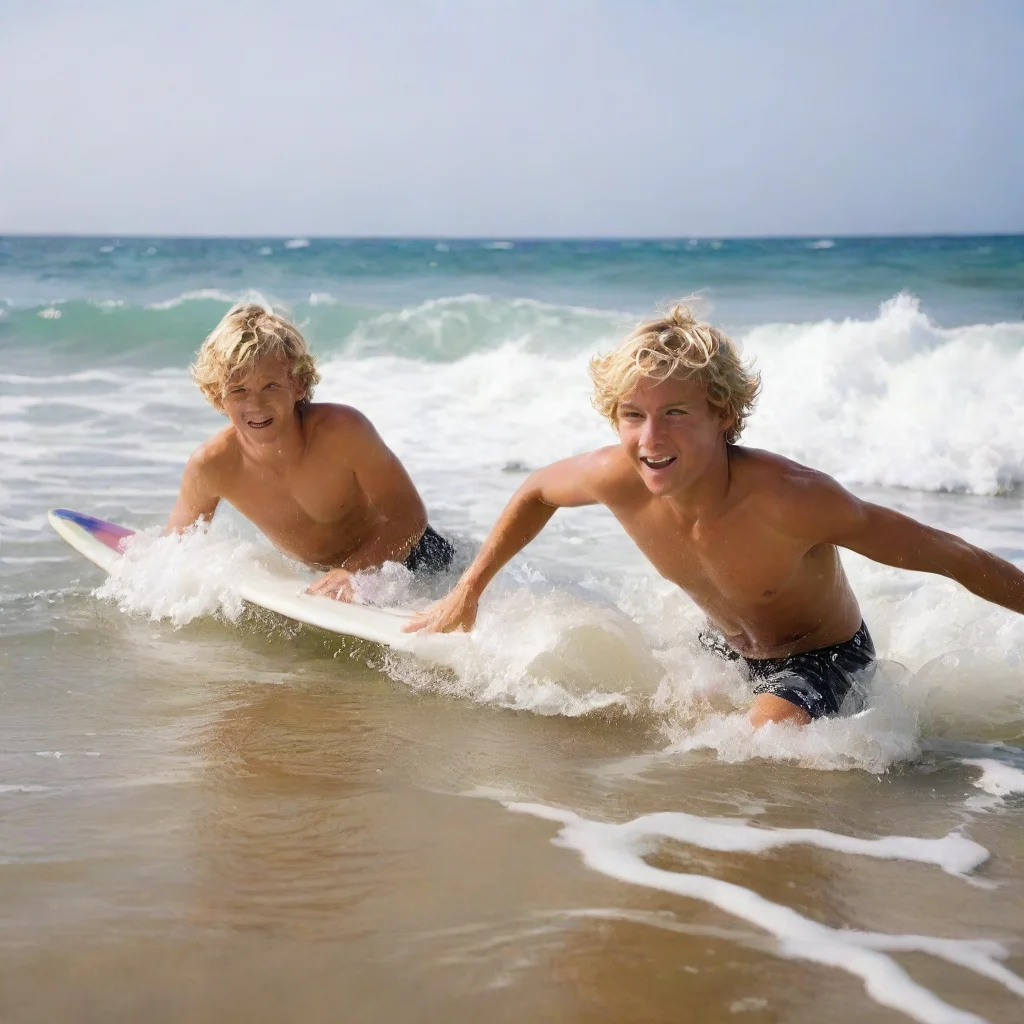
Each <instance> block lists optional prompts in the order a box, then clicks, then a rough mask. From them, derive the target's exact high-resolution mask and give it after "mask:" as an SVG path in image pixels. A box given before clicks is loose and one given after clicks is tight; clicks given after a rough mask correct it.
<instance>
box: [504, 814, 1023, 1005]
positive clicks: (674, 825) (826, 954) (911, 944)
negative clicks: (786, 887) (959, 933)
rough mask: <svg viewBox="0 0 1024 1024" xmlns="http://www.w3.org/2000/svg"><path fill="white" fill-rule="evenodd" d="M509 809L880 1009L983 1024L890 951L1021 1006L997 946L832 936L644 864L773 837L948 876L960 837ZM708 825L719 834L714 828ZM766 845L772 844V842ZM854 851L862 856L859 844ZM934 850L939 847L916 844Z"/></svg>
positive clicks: (594, 862) (962, 859)
mask: <svg viewBox="0 0 1024 1024" xmlns="http://www.w3.org/2000/svg"><path fill="white" fill-rule="evenodd" d="M504 804H505V806H506V807H507V808H508V809H509V810H511V811H515V812H517V813H520V814H531V815H534V816H535V817H538V818H543V819H545V820H548V821H554V822H558V823H559V824H560V825H561V826H562V827H561V830H560V831H559V834H558V837H557V838H556V839H555V840H554V842H555V844H556V845H558V846H563V847H565V848H567V849H570V850H575V851H577V852H578V853H579V854H580V855H581V856H582V858H583V861H584V863H585V864H586V865H587V866H588V867H590V868H592V869H594V870H595V871H599V872H601V873H602V874H604V875H607V876H608V877H610V878H615V879H618V880H619V881H622V882H627V883H629V884H631V885H640V886H645V887H647V888H651V889H657V890H660V891H662V892H668V893H673V894H675V895H677V896H684V897H687V898H689V899H696V900H701V901H703V902H705V903H710V904H712V905H713V906H716V907H718V908H719V909H721V910H724V911H725V912H726V913H729V914H732V915H734V916H736V917H739V918H742V919H743V920H745V921H747V922H749V923H750V924H753V925H756V926H757V927H758V928H761V929H763V930H764V931H766V932H768V933H770V934H771V935H773V936H774V938H775V940H776V946H775V952H776V953H777V954H778V955H779V956H782V957H785V958H786V959H792V960H806V961H808V962H810V963H818V964H823V965H826V966H831V967H837V968H839V969H840V970H844V971H847V972H849V973H850V974H853V975H855V976H856V977H859V978H861V979H862V980H863V982H864V988H865V990H866V992H867V993H868V995H869V996H871V998H872V999H874V1000H875V1001H876V1002H877V1003H879V1004H881V1005H883V1006H888V1007H891V1008H892V1009H894V1010H898V1011H900V1012H902V1013H904V1014H906V1015H907V1016H908V1017H910V1018H911V1019H913V1020H916V1021H920V1022H921V1024H980V1022H981V1021H982V1018H980V1017H978V1016H977V1015H975V1014H973V1013H969V1012H967V1011H965V1010H960V1009H958V1008H956V1007H954V1006H951V1005H950V1004H948V1003H946V1002H944V1001H943V1000H942V999H940V998H939V997H938V996H936V995H935V994H934V993H933V992H931V991H930V990H928V989H927V988H925V987H924V986H922V985H919V984H918V983H917V982H915V981H914V980H913V979H912V978H911V977H910V976H909V975H908V974H907V973H906V972H905V971H904V970H903V968H902V967H900V966H899V964H897V963H896V962H895V961H894V960H893V959H892V958H891V957H889V956H887V955H886V951H892V952H921V953H928V954H929V955H931V956H935V957H938V958H940V959H942V960H945V961H947V962H949V963H953V964H956V965H958V966H960V967H964V968H967V969H968V970H971V971H974V972H975V973H977V974H980V975H982V976H984V977H986V978H989V979H991V980H993V981H996V982H998V983H999V984H1001V985H1003V986H1004V987H1005V988H1006V989H1008V990H1009V991H1010V992H1012V993H1014V994H1015V995H1018V996H1021V997H1024V980H1022V979H1021V978H1020V977H1018V976H1017V975H1015V974H1014V973H1013V972H1011V971H1009V970H1007V969H1006V968H1005V967H1004V966H1003V965H1002V964H1001V963H999V960H1000V959H1002V958H1004V957H1006V956H1007V955H1008V954H1007V951H1006V950H1005V949H1004V948H1003V947H1002V946H1001V945H1000V944H998V943H996V942H989V941H978V940H959V939H942V938H933V937H931V936H924V935H881V934H878V933H874V932H862V931H857V930H854V929H845V928H844V929H837V928H829V927H827V926H826V925H823V924H819V923H818V922H816V921H812V920H810V919H808V918H806V917H804V916H803V915H802V914H799V913H797V912H796V911H795V910H792V909H791V908H789V907H785V906H782V905H780V904H778V903H772V902H771V901H770V900H766V899H764V898H763V897H761V896H759V895H758V894H757V893H755V892H752V891H751V890H750V889H747V888H745V887H743V886H740V885H736V884H734V883H731V882H724V881H721V880H720V879H717V878H711V877H708V876H706V875H695V874H684V873H680V872H675V871H667V870H665V869H663V868H657V867H653V866H652V865H650V864H648V863H647V862H646V861H645V860H644V857H645V855H647V854H650V853H651V852H653V850H654V849H655V848H656V847H657V845H658V844H659V842H662V841H664V840H676V841H683V842H692V843H694V844H695V845H698V846H700V845H704V843H703V842H702V840H705V841H707V840H711V841H718V842H723V841H724V842H727V843H728V844H730V845H726V846H725V847H724V848H726V849H730V850H737V849H746V850H749V851H750V852H751V853H758V852H761V851H762V850H763V849H765V848H767V847H766V845H765V844H766V842H767V843H768V844H775V845H779V843H780V841H779V840H778V839H776V838H774V837H777V836H781V837H782V839H781V841H782V842H786V841H796V842H809V843H811V844H813V845H816V846H822V847H823V848H825V849H835V850H841V851H842V852H850V853H858V854H867V855H869V856H883V857H891V856H893V855H894V854H895V855H897V856H899V857H900V858H901V859H907V860H923V861H924V862H925V863H932V864H938V865H939V866H942V867H943V869H944V870H949V868H951V867H953V868H960V867H965V866H968V865H970V864H971V862H972V860H976V858H977V857H978V856H979V852H978V851H979V850H982V848H980V847H977V845H976V844H973V843H970V841H969V840H965V839H964V840H962V842H956V841H954V842H952V843H951V842H950V840H951V839H952V838H954V837H951V836H946V837H945V838H944V839H938V840H931V841H929V840H913V839H910V838H909V837H902V836H892V837H885V838H883V839H882V840H874V841H864V840H861V841H857V840H854V839H853V838H852V837H848V836H838V835H835V834H833V833H827V832H819V831H818V830H807V829H801V830H796V831H797V835H798V836H799V838H795V839H792V840H787V839H786V838H785V833H786V830H782V829H772V830H769V829H760V828H754V827H751V826H749V825H746V823H744V822H740V823H736V824H728V825H726V824H724V823H722V822H709V821H707V820H704V819H699V818H694V816H692V815H677V814H674V813H671V812H666V813H663V814H656V815H646V816H644V817H641V818H637V819H636V820H635V821H630V822H625V823H623V824H621V825H616V824H607V823H603V822H598V821H592V820H590V819H587V818H584V817H582V816H581V815H578V814H576V813H574V812H572V811H567V810H561V809H559V808H554V807H549V806H546V805H544V804H535V803H518V802H510V801H505V802H504ZM709 825H710V826H716V825H717V826H719V828H717V829H716V828H709V827H708V826H709ZM765 836H770V837H773V838H771V839H767V840H766V839H765ZM960 838H961V839H962V837H960ZM858 842H859V843H860V846H859V847H858V846H855V845H854V844H856V843H858ZM929 842H930V843H931V844H934V845H924V846H922V845H920V844H922V843H924V844H928V843H929ZM872 843H876V844H879V845H872ZM964 844H969V845H964ZM711 848H712V849H720V848H723V847H720V846H711ZM896 851H899V852H898V853H896ZM982 852H983V851H982Z"/></svg>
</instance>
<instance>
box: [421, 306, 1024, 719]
mask: <svg viewBox="0 0 1024 1024" xmlns="http://www.w3.org/2000/svg"><path fill="white" fill-rule="evenodd" d="M590 372H591V377H592V378H593V381H594V403H595V405H596V407H597V408H598V410H599V411H600V412H601V413H603V414H604V415H605V416H606V417H607V418H608V420H609V421H610V422H611V424H612V426H613V427H614V428H615V430H616V431H617V433H618V435H619V442H618V444H616V445H612V446H611V447H608V448H600V449H598V450H597V451H593V452H589V453H587V454H585V455H578V456H576V457H574V458H570V459H565V460H564V461H562V462H557V463H555V464H553V465H551V466H548V467H547V468H545V469H541V470H538V471H537V472H536V473H534V474H533V475H532V476H530V477H529V478H528V479H527V480H526V482H525V483H524V484H523V485H522V487H520V488H519V490H518V491H517V492H516V493H515V495H513V497H512V499H511V501H510V502H509V504H508V505H507V506H506V508H505V510H504V512H503V513H502V514H501V516H500V518H499V519H498V521H497V523H496V524H495V526H494V527H493V529H492V530H491V533H490V535H489V536H488V538H487V540H486V541H485V542H484V545H483V547H482V549H481V550H480V553H479V554H478V555H477V557H476V559H475V560H474V562H473V564H472V565H471V566H470V567H469V568H468V569H467V570H466V572H465V574H464V575H463V577H462V579H461V580H460V581H459V583H458V585H457V586H456V587H455V589H454V590H453V591H452V593H451V594H449V595H448V597H447V598H445V599H444V600H442V601H440V602H438V603H437V604H435V605H433V606H432V607H430V608H428V609H427V610H426V611H425V612H423V613H421V614H420V615H419V616H417V617H416V618H415V619H414V620H413V622H412V623H411V624H410V626H409V627H408V628H409V629H413V630H414V629H425V630H429V631H442V632H447V631H450V630H455V629H468V628H471V627H472V625H473V622H474V621H475V619H476V615H477V604H478V601H479V599H480V595H481V593H482V592H483V590H484V588H485V587H486V586H487V584H488V582H489V581H490V580H491V579H492V577H493V576H494V575H495V573H497V572H498V570H499V569H500V568H501V567H502V566H503V565H504V564H505V563H506V562H508V560H509V559H510V558H512V557H513V555H515V554H516V553H517V552H518V551H519V550H520V549H522V548H523V547H525V546H526V545H527V544H528V543H529V542H530V541H531V540H533V538H534V537H536V536H537V534H538V533H539V532H540V531H541V529H543V527H544V525H545V524H546V523H547V521H548V520H549V519H550V518H551V517H552V516H553V515H554V513H555V511H556V510H557V509H559V508H565V507H571V506H580V505H593V504H603V505H606V506H607V507H608V508H609V509H610V510H611V512H612V513H613V514H614V515H615V517H616V518H617V519H618V520H619V522H620V523H621V524H622V526H623V528H624V529H625V530H626V532H627V533H628V534H629V536H630V537H631V538H632V539H633V541H634V542H635V543H636V545H637V546H638V547H639V548H640V550H641V551H642V552H643V553H644V554H645V555H646V556H647V558H648V559H649V560H650V561H651V563H652V564H653V565H654V567H655V568H656V569H657V570H658V572H660V573H661V575H662V576H664V577H665V578H666V579H669V580H671V581H672V582H673V583H675V584H677V585H678V586H679V587H680V588H682V589H683V590H685V591H686V593H687V594H689V595H690V597H691V598H692V599H693V600H694V601H695V602H696V604H697V605H698V606H699V607H700V608H701V610H702V611H703V612H704V613H705V615H706V616H707V619H708V623H709V628H708V629H707V630H705V631H704V632H703V633H702V634H701V643H702V644H703V646H704V647H705V648H706V649H708V650H710V651H712V652H713V653H716V654H718V655H720V656H722V657H726V658H729V659H734V660H737V661H739V662H741V663H742V665H743V668H744V669H745V670H746V673H747V675H748V678H750V679H751V681H752V682H753V683H754V684H755V685H754V691H755V693H756V694H757V696H756V698H755V701H754V705H753V708H752V709H751V712H750V718H751V721H752V722H753V723H754V724H755V725H758V726H760V725H762V724H764V723H765V722H769V721H774V722H784V721H789V722H795V723H799V724H804V723H807V722H809V721H811V720H812V719H813V718H818V717H820V716H822V715H827V714H836V713H838V711H839V709H840V706H841V705H842V704H843V703H844V700H845V699H846V697H847V695H848V694H850V695H851V696H852V694H851V689H852V688H853V686H854V684H855V682H856V681H857V680H858V679H859V678H862V677H863V676H865V675H868V674H870V672H871V671H872V670H873V668H874V655H875V652H874V646H873V644H872V642H871V637H870V635H869V634H868V631H867V628H866V627H865V625H864V623H863V621H862V619H861V613H860V608H859V607H858V604H857V599H856V597H855V596H854V594H853V591H852V590H851V589H850V585H849V583H848V581H847V578H846V574H845V573H844V571H843V566H842V563H841V562H840V560H839V555H838V552H837V550H836V548H837V547H846V548H849V549H850V550H852V551H857V552H859V553H860V554H862V555H865V556H867V557H868V558H872V559H874V560H875V561H878V562H882V563H884V564H886V565H893V566H898V567H901V568H904V569H916V570H920V571H924V572H933V573H938V574H940V575H943V576H948V577H950V578H951V579H954V580H956V581H957V582H959V583H960V584H962V585H963V586H964V587H966V588H967V589H968V590H970V591H972V592H973V593H975V594H977V595H978V596H980V597H982V598H984V599H986V600H988V601H992V602H994V603H995V604H999V605H1002V606H1003V607H1005V608H1009V609H1011V610H1013V611H1016V612H1021V613H1024V573H1021V572H1020V570H1018V569H1017V568H1015V567H1014V566H1013V565H1011V564H1010V563H1009V562H1006V561H1004V560H1003V559H1001V558H998V557H996V556H995V555H992V554H989V553H988V552H986V551H983V550H981V549H979V548H976V547H974V546H973V545H971V544H968V543H967V542H966V541H963V540H961V539H960V538H959V537H955V536H953V535H951V534H948V533H943V532H941V531H940V530H935V529H932V528H930V527H927V526H924V525H922V524H921V523H918V522H915V521H914V520H913V519H909V518H908V517H907V516H904V515H901V514H900V513H898V512H893V511H891V510H889V509H886V508H882V507H881V506H879V505H873V504H870V503H869V502H865V501H861V500H860V499H858V498H856V497H854V496H853V495H852V494H850V493H849V492H847V491H846V490H844V489H843V488H842V487H840V486H839V484H837V483H836V482H835V480H833V479H831V478H830V477H828V476H826V475H825V474H823V473H819V472H817V471H815V470H813V469H808V468H807V467H805V466H801V465H798V464H797V463H795V462H791V461H790V460H789V459H785V458H782V457H781V456H779V455H773V454H772V453H770V452H765V451H758V450H756V449H752V448H741V447H738V446H736V444H735V441H736V440H737V439H738V438H739V436H740V434H741V432H742V430H743V427H744V424H745V422H746V418H747V416H748V415H749V414H750V412H751V410H752V409H753V406H754V401H755V399H756V397H757V394H758V390H759V388H760V380H759V378H758V376H757V375H755V374H753V373H752V372H751V371H750V370H749V369H748V368H747V367H746V366H745V365H744V363H743V362H742V360H741V358H740V356H739V354H738V352H737V350H736V348H735V346H734V344H733V343H732V341H730V339H729V338H727V337H726V336H725V335H724V334H722V333H721V332H720V331H718V330H717V329H716V328H714V327H712V326H711V325H710V324H707V323H702V322H699V321H698V320H696V319H695V318H694V316H693V314H692V312H691V311H690V310H689V309H688V308H687V307H685V306H676V307H675V308H674V309H673V310H671V312H669V313H668V314H667V315H666V316H664V317H661V318H659V319H656V320H650V321H647V322H645V323H642V324H641V325H640V326H639V327H638V328H637V329H636V330H635V331H634V332H633V333H632V334H631V335H630V336H629V337H628V338H627V339H626V340H625V342H624V343H623V344H622V346H621V347H620V348H619V349H618V350H617V351H615V352H613V353H611V355H609V356H606V357H604V358H595V359H593V360H592V361H591V366H590ZM854 692H856V691H854ZM848 707H849V704H848Z"/></svg>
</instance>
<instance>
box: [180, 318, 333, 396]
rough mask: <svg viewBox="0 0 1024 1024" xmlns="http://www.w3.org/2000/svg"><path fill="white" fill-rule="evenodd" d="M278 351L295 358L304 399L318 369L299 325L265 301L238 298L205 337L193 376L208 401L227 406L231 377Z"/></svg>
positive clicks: (316, 381)
mask: <svg viewBox="0 0 1024 1024" xmlns="http://www.w3.org/2000/svg"><path fill="white" fill-rule="evenodd" d="M274 354H276V355H280V356H283V357H284V358H285V359H287V360H288V361H289V362H290V363H291V375H292V379H293V380H296V381H298V382H299V383H300V384H301V385H302V388H303V396H302V399H301V401H308V400H309V399H310V398H312V396H313V388H314V387H315V386H316V385H317V384H319V383H320V374H319V373H318V372H317V369H316V360H315V359H314V358H313V355H312V353H311V352H310V351H309V346H308V345H307V344H306V339H305V338H303V336H302V334H301V333H300V332H299V329H298V328H297V327H295V325H294V324H291V323H289V322H288V321H287V320H286V319H285V318H284V317H283V316H280V315H279V314H277V313H275V312H274V311H273V310H272V309H271V308H270V307H269V306H265V305H263V303H260V302H240V303H239V304H238V305H236V306H233V307H232V308H231V309H229V310H228V311H227V313H225V314H224V317H223V319H222V320H221V322H220V323H219V324H217V326H216V327H215V328H214V329H213V330H212V331H211V332H210V334H209V335H208V336H207V338H206V341H204V342H203V344H202V347H201V348H200V349H199V353H198V354H197V356H196V361H195V362H194V363H193V364H192V366H191V367H190V369H191V372H192V379H193V380H194V381H195V382H196V384H197V385H198V387H199V390H200V391H202V393H203V394H204V395H205V396H206V400H207V401H208V402H209V403H210V404H211V405H212V406H213V407H214V408H215V409H219V410H221V411H223V409H224V401H223V400H224V392H225V390H226V388H227V385H228V382H229V381H231V380H233V379H234V378H236V377H238V376H239V375H241V374H245V373H248V372H249V371H250V370H251V369H252V368H253V367H254V366H255V365H256V363H257V361H258V360H260V359H262V358H263V357H264V356H268V355H274Z"/></svg>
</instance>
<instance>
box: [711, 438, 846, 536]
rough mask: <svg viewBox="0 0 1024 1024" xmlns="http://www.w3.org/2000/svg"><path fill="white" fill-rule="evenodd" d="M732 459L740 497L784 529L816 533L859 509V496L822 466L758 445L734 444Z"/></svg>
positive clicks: (802, 533)
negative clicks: (814, 467) (785, 455)
mask: <svg viewBox="0 0 1024 1024" xmlns="http://www.w3.org/2000/svg"><path fill="white" fill-rule="evenodd" d="M730 460H731V466H732V470H733V473H734V479H736V482H737V483H738V484H740V493H741V500H744V501H746V500H752V501H754V502H755V503H756V504H757V507H758V511H759V513H760V514H762V515H763V516H765V517H766V518H767V519H768V520H769V521H770V522H771V523H772V525H773V526H776V527H777V528H779V529H780V530H781V531H782V532H783V533H789V534H796V535H801V536H802V535H814V534H817V533H820V532H821V531H822V528H823V527H825V526H826V525H827V526H829V527H831V526H832V525H834V524H835V523H836V521H837V520H854V519H856V518H858V517H859V516H860V515H861V514H862V513H861V502H860V500H859V499H858V498H857V497H855V496H854V495H852V494H851V493H850V492H849V491H848V490H846V488H845V487H843V486H842V485H841V484H840V483H839V482H838V481H836V480H835V479H833V478H832V477H831V476H829V475H828V474H827V473H823V472H821V470H817V469H812V468H811V467H810V466H804V465H802V464H801V463H799V462H794V461H793V460H792V459H787V458H785V457H784V456H782V455H776V454H775V453H774V452H766V451H761V450H759V449H757V448H738V447H737V448H734V449H732V451H731V452H730ZM826 532H827V531H826Z"/></svg>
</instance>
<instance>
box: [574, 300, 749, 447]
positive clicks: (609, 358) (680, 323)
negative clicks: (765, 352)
mask: <svg viewBox="0 0 1024 1024" xmlns="http://www.w3.org/2000/svg"><path fill="white" fill-rule="evenodd" d="M590 377H591V380H593V382H594V396H593V402H594V408H595V409H597V411H598V412H599V413H601V415H602V416H604V417H606V418H607V419H608V420H609V421H610V422H611V424H612V426H614V425H615V416H616V413H617V411H618V407H619V403H620V402H621V401H622V400H623V399H624V398H625V397H626V396H627V395H628V394H630V393H631V392H633V391H635V390H636V388H637V387H638V385H639V384H640V383H641V382H642V381H644V380H654V381H663V380H668V378H669V377H680V378H683V379H686V380H695V381H699V382H700V383H701V384H704V385H705V386H706V388H707V396H708V401H709V402H710V403H711V404H712V405H714V406H717V407H718V408H720V409H725V410H728V411H729V412H731V413H732V416H733V421H732V424H731V425H730V426H729V429H728V430H727V431H726V435H725V439H726V440H727V441H728V442H729V443H730V444H731V443H733V442H735V441H737V440H738V439H739V436H740V434H742V433H743V428H744V426H745V425H746V422H747V417H748V416H749V415H750V413H751V411H752V410H753V408H754V403H755V401H756V400H757V396H758V393H759V392H760V390H761V375H760V374H758V373H754V372H753V370H752V369H751V368H750V366H749V365H748V364H747V363H745V362H744V361H743V359H742V358H741V356H740V353H739V350H738V349H737V347H736V344H735V342H733V341H732V339H731V338H729V337H727V336H726V335H724V334H723V333H722V332H721V331H720V330H718V328H717V327H712V326H711V324H709V323H705V322H704V321H702V320H698V319H697V318H696V316H695V315H694V311H693V309H692V308H691V307H690V306H687V305H685V304H684V303H678V304H676V305H675V306H673V307H672V308H671V309H670V310H668V312H666V313H665V315H664V316H661V317H658V318H657V319H655V320H645V321H644V322H643V323H641V324H640V325H639V326H638V327H637V328H636V329H635V330H634V331H633V332H632V333H631V334H630V335H629V337H627V338H626V340H625V341H623V343H622V344H621V345H620V346H619V347H618V348H617V349H615V351H614V352H611V353H609V354H608V355H605V356H594V358H593V359H591V360H590Z"/></svg>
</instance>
